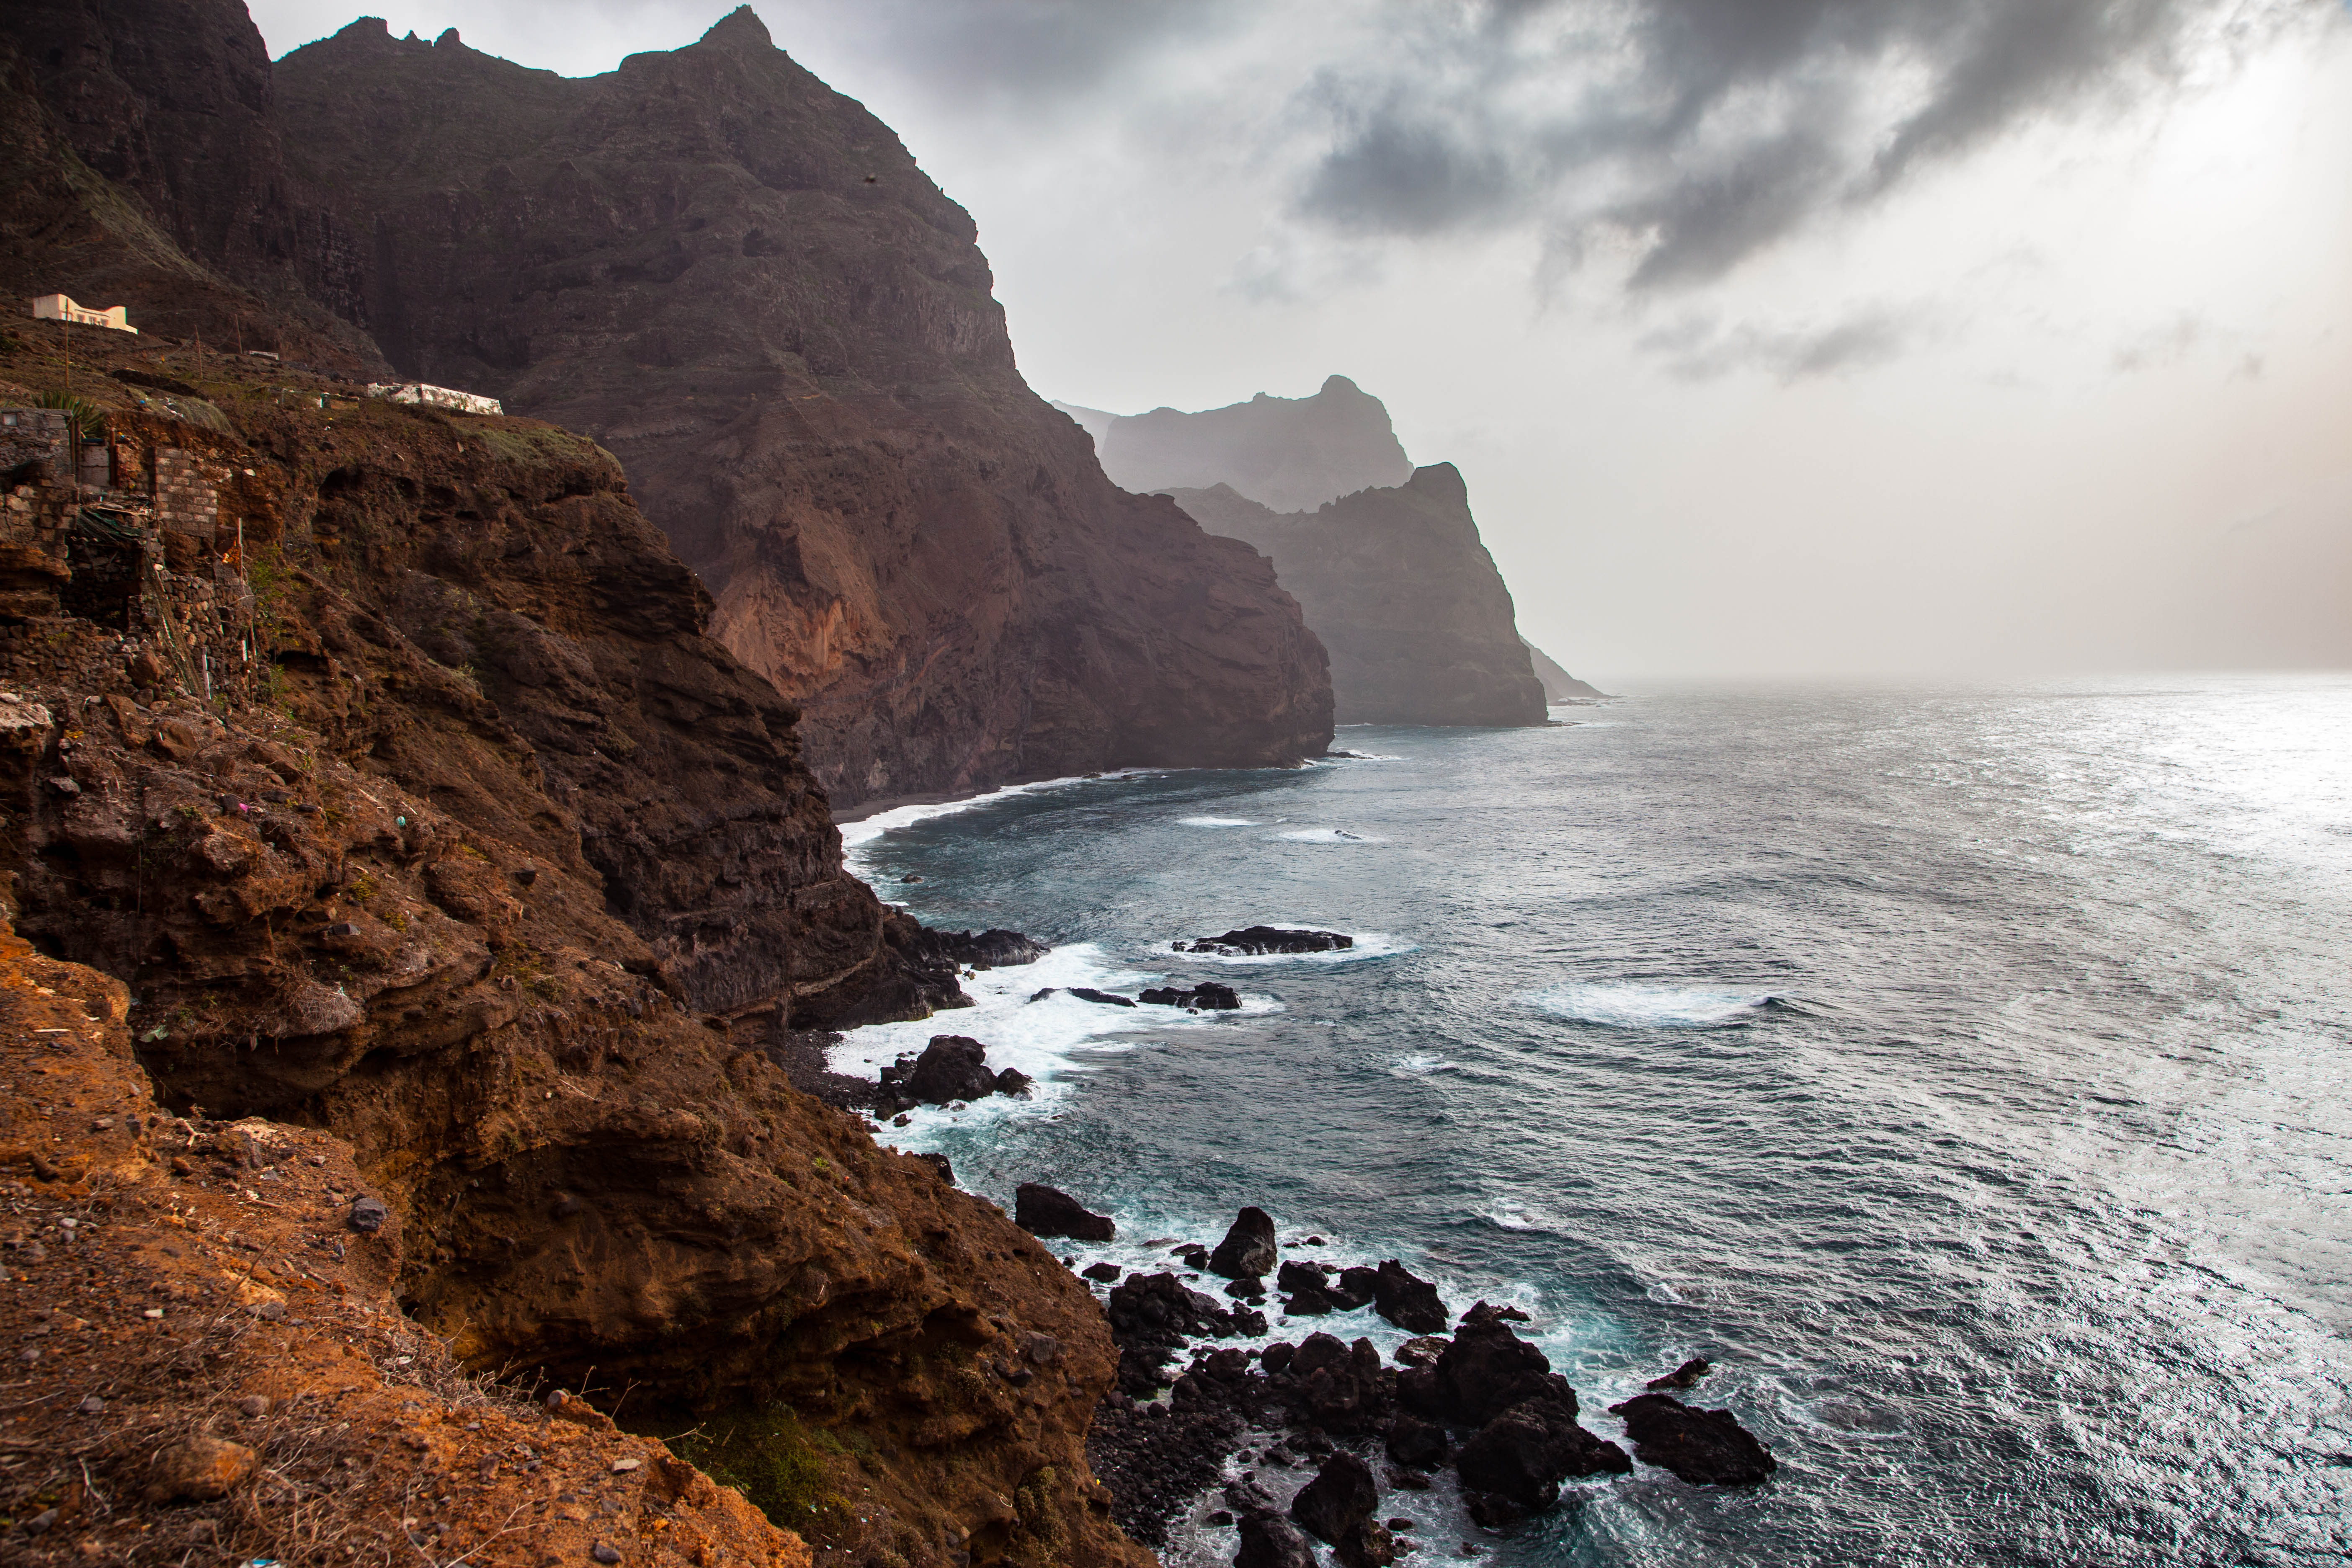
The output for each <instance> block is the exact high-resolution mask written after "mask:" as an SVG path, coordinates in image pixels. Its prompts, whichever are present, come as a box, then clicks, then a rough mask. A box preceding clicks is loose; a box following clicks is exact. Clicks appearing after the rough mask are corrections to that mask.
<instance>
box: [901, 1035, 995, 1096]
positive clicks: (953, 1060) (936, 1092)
mask: <svg viewBox="0 0 2352 1568" xmlns="http://www.w3.org/2000/svg"><path fill="white" fill-rule="evenodd" d="M987 1058H988V1047H986V1046H983V1045H982V1044H981V1043H980V1042H979V1041H978V1040H975V1039H972V1038H971V1037H969V1036H966V1035H933V1036H932V1037H931V1043H930V1044H929V1045H928V1046H925V1047H923V1054H922V1055H921V1056H919V1057H918V1058H915V1065H914V1068H913V1070H912V1071H910V1072H908V1075H907V1079H906V1083H905V1088H906V1092H907V1094H908V1096H909V1097H910V1098H912V1099H914V1100H919V1101H920V1102H922V1103H923V1104H925V1105H945V1104H946V1103H948V1101H950V1100H980V1099H983V1098H985V1097H986V1096H988V1095H991V1094H993V1093H995V1092H996V1075H995V1074H994V1073H992V1072H991V1071H989V1070H988V1060H987Z"/></svg>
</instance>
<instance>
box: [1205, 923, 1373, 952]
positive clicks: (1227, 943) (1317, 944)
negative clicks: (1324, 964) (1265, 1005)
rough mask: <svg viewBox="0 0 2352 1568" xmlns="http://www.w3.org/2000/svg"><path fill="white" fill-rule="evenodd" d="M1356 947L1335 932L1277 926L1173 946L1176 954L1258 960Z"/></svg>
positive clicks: (1249, 928)
mask: <svg viewBox="0 0 2352 1568" xmlns="http://www.w3.org/2000/svg"><path fill="white" fill-rule="evenodd" d="M1355 945H1356V939H1355V938H1354V937H1352V936H1346V935H1342V934H1341V933H1340V932H1339V931H1286V930H1284V929H1283V928H1281V927H1279V926H1244V927H1241V928H1240V929H1239V930H1236V931H1227V932H1225V934H1224V935H1223V936H1204V937H1200V938H1198V939H1196V940H1194V941H1192V942H1178V943H1176V944H1175V946H1176V951H1177V952H1205V953H1211V954H1213V955H1215V956H1218V957H1222V958H1259V957H1263V956H1264V955H1265V954H1267V953H1270V952H1338V951H1339V950H1341V949H1344V948H1350V947H1353V946H1355Z"/></svg>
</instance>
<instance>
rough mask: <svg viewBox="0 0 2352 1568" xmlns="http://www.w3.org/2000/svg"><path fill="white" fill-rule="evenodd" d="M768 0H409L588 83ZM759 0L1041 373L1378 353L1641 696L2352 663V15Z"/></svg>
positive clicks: (2298, 3) (1363, 362)
mask: <svg viewBox="0 0 2352 1568" xmlns="http://www.w3.org/2000/svg"><path fill="white" fill-rule="evenodd" d="M725 8H726V7H725V6H724V5H722V4H720V3H719V0H705V3H701V4H688V3H685V0H461V3H460V0H416V3H414V4H411V3H407V0H400V3H395V4H392V5H378V6H376V7H375V8H374V11H373V12H372V13H368V14H381V15H383V16H385V17H386V18H387V20H389V22H390V23H391V25H392V27H393V30H394V32H395V33H401V32H405V31H409V30H414V31H415V32H417V33H419V34H420V35H423V36H425V37H435V36H436V35H438V34H439V33H440V32H441V31H442V29H444V28H445V27H449V26H457V27H458V28H459V29H460V31H461V34H462V36H463V37H464V38H465V40H466V42H467V44H468V45H470V46H472V47H476V48H479V49H484V50H487V51H488V52H490V53H493V54H499V55H503V56H505V57H506V58H510V59H515V60H519V61H520V62H522V63H524V64H527V65H532V66H539V67H544V68H551V69H555V70H559V71H562V72H564V73H565V74H568V75H589V74H593V73H595V72H599V71H603V70H608V69H610V68H612V67H613V66H614V64H616V63H617V62H618V61H619V59H620V58H622V57H623V56H625V55H626V54H628V53H631V52H633V51H635V50H639V49H656V48H675V47H680V46H682V45H684V44H687V43H689V42H691V41H692V40H693V39H694V38H696V37H698V36H699V35H700V34H701V33H702V32H703V31H704V30H705V29H706V28H707V27H708V26H709V25H710V24H711V23H712V22H714V21H716V20H717V19H718V17H719V16H720V15H721V14H722V13H723V11H724V9H725ZM754 9H756V10H757V11H758V12H759V13H760V15H761V18H762V20H764V21H765V22H766V24H767V26H768V27H769V30H770V31H771V33H772V34H773V35H774V37H775V40H776V42H777V44H778V45H779V46H780V47H782V48H784V49H786V50H787V51H789V52H790V53H792V54H793V56H794V57H795V58H798V59H799V60H800V61H801V62H802V63H803V64H804V65H806V66H807V67H808V68H811V69H812V70H814V71H815V72H816V73H817V74H818V75H819V76H820V77H822V78H824V79H825V80H826V81H828V82H829V83H831V84H832V85H833V86H834V87H835V88H836V89H839V90H841V91H843V92H845V93H847V94H849V95H850V96H851V97H854V98H856V99H859V100H862V101H864V102H865V103H866V105H867V106H868V107H869V108H871V109H872V110H874V111H875V112H876V113H877V114H878V115H880V116H881V118H882V119H883V120H884V121H887V123H889V124H890V125H891V126H892V127H893V128H894V129H895V130H896V131H897V132H898V134H899V136H900V137H901V139H902V140H903V141H904V142H906V143H907V145H908V148H909V150H910V151H911V152H912V153H914V154H915V156H916V158H917V159H918V160H919V162H920V163H921V164H922V165H923V167H924V169H925V170H926V172H927V173H929V174H930V175H931V177H932V178H933V179H934V180H935V181H937V182H938V183H939V184H940V187H941V188H942V189H944V190H945V191H946V192H947V193H948V194H949V195H950V196H952V197H954V198H955V199H957V200H958V201H960V202H961V203H962V204H963V205H965V206H966V207H967V208H968V209H970V210H971V213H972V215H973V216H974V218H975V219H976V220H977V221H978V223H979V226H980V236H981V245H982V249H983V250H985V251H986V252H987V254H988V257H989V260H990V262H991V264H992V268H994V271H995V275H996V279H997V297H998V298H999V299H1000V300H1002V301H1003V304H1004V306H1005V309H1006V313H1007V316H1008V319H1009V321H1010V322H1011V326H1012V332H1013V348H1014V351H1015V353H1017V354H1018V356H1019V358H1020V362H1021V365H1022V368H1023V371H1024V374H1025V375H1026V376H1027V378H1028V380H1029V383H1030V384H1031V385H1032V386H1034V388H1036V389H1037V391H1039V392H1040V393H1041V394H1043V395H1045V396H1047V397H1052V398H1058V399H1061V400H1063V401H1066V402H1070V403H1075V404H1080V405H1087V406H1089V407H1097V408H1106V409H1111V410H1115V411H1118V412H1121V413H1139V412H1142V411H1143V410H1145V409H1148V408H1152V407H1157V406H1160V405H1169V406H1174V407H1179V408H1188V409H1192V408H1204V407H1212V406H1216V405H1222V404H1226V403H1232V402H1236V401H1240V400H1242V399H1245V398H1247V397H1249V396H1251V395H1254V394H1255V393H1259V392H1270V393H1274V394H1276V395H1285V396H1304V395H1307V394H1310V393H1312V392H1313V391H1314V390H1315V388H1316V387H1317V386H1318V385H1319V384H1321V383H1322V381H1323V379H1324V377H1325V376H1326V375H1328V374H1333V373H1338V374H1345V375H1347V376H1349V377H1351V378H1352V379H1353V380H1355V381H1356V382H1357V383H1358V384H1360V385H1361V386H1362V387H1363V388H1364V389H1365V390H1367V391H1369V392H1370V393H1373V394H1374V395H1377V396H1379V397H1381V398H1382V399H1383V400H1384V401H1385V402H1386V403H1387V405H1388V407H1389V410H1390V413H1391V416H1392V417H1393V418H1394V420H1395V423H1396V426H1397V430H1398V434H1399V437H1401V439H1402V441H1403V443H1404V446H1405V449H1406V451H1407V452H1408V453H1410V454H1411V455H1412V458H1413V459H1414V460H1415V461H1416V462H1434V461H1439V460H1446V461H1451V462H1454V464H1456V465H1457V466H1458V467H1460V468H1461V469H1462V471H1463V473H1464V475H1465V478H1466V479H1467V480H1468V483H1469V486H1470V493H1471V501H1472V505H1473V507H1474V509H1475V512H1476V514H1477V517H1478V520H1479V525H1480V529H1481V531H1482V533H1483V534H1484V536H1485V538H1486V542H1487V545H1488V548H1489V549H1490V550H1491V551H1492V552H1493V553H1494V555H1495V558H1496V563H1497V564H1499V565H1500V566H1501V568H1502V570H1503V574H1504V576H1505V579H1506V580H1507V582H1508V584H1510V587H1511V590H1512V594H1513V596H1514V598H1515V600H1516V602H1517V606H1518V615H1519V624H1520V628H1521V629H1522V630H1523V631H1524V632H1525V633H1526V634H1527V635H1528V637H1530V638H1532V639H1533V640H1534V641H1535V642H1536V643H1537V644H1538V645H1539V646H1541V647H1544V648H1545V649H1546V650H1548V651H1549V652H1550V653H1551V654H1552V655H1553V656H1554V657H1555V658H1559V660H1560V662H1561V663H1563V664H1565V665H1567V666H1568V668H1570V669H1571V670H1573V671H1575V672H1576V673H1577V674H1579V675H1581V676H1584V677H1586V678H1587V679H1593V680H1596V681H1598V682H1599V683H1601V685H1603V686H1607V687H1612V689H1613V688H1616V687H1634V686H1638V685H1639V683H1640V682H1641V681H1643V680H1645V679H1652V680H1663V679H1800V678H1821V677H1833V678H1864V679H1952V678H1971V679H1973V678H1982V679H2013V678H2017V677H2022V676H2037V675H2059V676H2063V675H2074V674H2089V673H2114V672H2136V671H2177V670H2191V669H2232V670H2237V669H2273V668H2305V669H2308V668H2339V669H2340V668H2352V9H2347V5H2346V4H2345V3H2344V0H1969V3H1967V4H1961V3H1959V0H1416V3H1412V4H1404V3H1393V0H1353V3H1348V4H1336V3H1335V4H1324V3H1320V0H1297V3H1290V4H1274V5H1267V4H1262V3H1244V0H1124V3H1121V4H1118V5H1109V4H1102V3H1099V0H831V3H822V0H759V3H758V4H756V5H755V6H754ZM253 10H254V16H255V20H256V21H257V23H258V24H259V26H260V27H261V29H262V33H263V35H264V37H266V38H267V39H268V43H269V46H270V48H271V51H272V53H273V54H283V53H285V52H286V51H287V50H289V49H291V48H294V47H299V45H301V44H303V43H305V42H308V41H310V39H312V38H315V37H322V36H324V35H326V34H328V33H331V32H332V31H334V30H335V29H336V28H338V27H340V26H342V25H344V24H345V23H346V22H348V21H350V20H351V19H352V16H355V15H360V14H362V13H361V12H358V11H356V10H352V9H349V8H345V7H342V6H332V5H319V4H315V3H312V0H257V3H256V4H255V5H254V6H253Z"/></svg>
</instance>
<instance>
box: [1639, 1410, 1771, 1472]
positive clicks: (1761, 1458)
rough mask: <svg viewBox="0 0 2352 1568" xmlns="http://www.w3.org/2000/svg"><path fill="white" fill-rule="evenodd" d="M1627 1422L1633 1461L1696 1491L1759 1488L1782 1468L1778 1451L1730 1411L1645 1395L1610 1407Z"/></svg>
mask: <svg viewBox="0 0 2352 1568" xmlns="http://www.w3.org/2000/svg"><path fill="white" fill-rule="evenodd" d="M1609 1411H1610V1414H1611V1415H1622V1416H1623V1417H1624V1418H1625V1436H1628V1437H1630V1438H1632V1439H1633V1457H1634V1458H1637V1459H1639V1460H1641V1461H1642V1462H1643V1464H1645V1465H1656V1466H1658V1467H1660V1468H1663V1469H1668V1470H1672V1471H1673V1472H1674V1473H1675V1475H1677V1476H1679V1477H1681V1478H1682V1479H1684V1480H1686V1481H1688V1482H1690V1483H1691V1484H1692V1485H1693V1486H1718V1487H1744V1486H1754V1485H1755V1484H1756V1483H1758V1482H1759V1481H1762V1480H1764V1479H1767V1478H1769V1476H1770V1475H1771V1474H1772V1472H1773V1471H1774V1470H1777V1469H1779V1468H1780V1465H1779V1462H1778V1461H1776V1460H1775V1459H1774V1458H1772V1451H1771V1450H1770V1449H1769V1448H1767V1447H1765V1446H1764V1445H1763V1444H1761V1443H1759V1442H1758V1441H1757V1440H1756V1438H1755V1437H1754V1436H1753V1435H1751V1434H1750V1433H1749V1432H1748V1429H1747V1428H1746V1427H1744V1426H1740V1424H1739V1423H1738V1421H1737V1420H1735V1419H1733V1417H1732V1415H1731V1412H1730V1411H1728V1410H1696V1409H1693V1408H1692V1407H1691V1406H1689V1405H1685V1404H1684V1403H1683V1402H1682V1401H1681V1400H1679V1399H1676V1398H1675V1397H1673V1396H1672V1395H1670V1394H1636V1395H1634V1396H1633V1398H1631V1399H1629V1400H1627V1401H1625V1403H1624V1404H1622V1405H1611V1406H1610V1407H1609Z"/></svg>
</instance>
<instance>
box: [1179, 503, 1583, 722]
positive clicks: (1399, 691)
mask: <svg viewBox="0 0 2352 1568" xmlns="http://www.w3.org/2000/svg"><path fill="white" fill-rule="evenodd" d="M1163 489H1164V487H1163ZM1167 493H1170V494H1172V495H1174V497H1175V499H1176V501H1177V504H1178V505H1180V506H1181V507H1182V508H1183V509H1184V510H1185V511H1186V512H1187V513H1189V514H1190V515H1191V516H1192V517H1193V518H1195V519H1197V520H1198V521H1200V523H1201V525H1202V527H1203V528H1206V529H1208V530H1209V531H1211V532H1213V533H1222V534H1226V535H1228V536H1230V537H1232V538H1234V539H1239V540H1242V541H1244V542H1247V543H1248V544H1250V545H1252V546H1254V547H1255V548H1256V549H1259V550H1262V551H1264V552H1265V553H1266V554H1267V555H1268V556H1269V557H1271V558H1272V559H1273V562H1274V568H1275V571H1276V573H1277V574H1279V575H1280V577H1281V579H1282V584H1283V586H1285V587H1286V588H1288V589H1289V590H1290V591H1291V592H1292V593H1293V594H1295V595H1297V596H1298V603H1299V606H1300V608H1301V609H1303V610H1304V611H1305V612H1306V615H1307V625H1308V626H1311V627H1313V628H1314V630H1315V633H1316V635H1317V636H1318V637H1321V638H1322V639H1323V645H1324V647H1327V648H1328V649H1330V653H1331V689H1332V695H1333V699H1334V703H1335V707H1334V713H1335V716H1336V720H1337V721H1338V722H1339V723H1342V724H1475V725H1513V724H1540V723H1543V722H1544V721H1545V714H1546V708H1547V703H1546V700H1545V696H1544V688H1543V683H1542V682H1541V681H1540V680H1538V679H1537V677H1536V673H1535V669H1534V668H1533V665H1532V663H1531V662H1530V659H1529V658H1528V645H1527V644H1526V643H1525V642H1524V641H1522V640H1521V638H1520V637H1519V634H1518V629H1517V612H1516V610H1515V609H1514V607H1513V605H1512V603H1511V592H1510V590H1509V588H1507V587H1506V586H1505V585H1504V583H1503V575H1502V574H1501V573H1500V572H1498V571H1497V570H1496V567H1495V561H1494V557H1493V556H1491V555H1489V554H1488V553H1487V552H1486V545H1485V544H1484V543H1483V542H1481V541H1480V540H1479V537H1478V524H1477V521H1476V520H1475V519H1474V518H1473V517H1472V516H1471V515H1470V496H1469V489H1468V487H1467V486H1465V484H1464V483H1463V479H1462V475H1461V472H1460V471H1459V470H1458V469H1456V468H1454V465H1453V464H1451V463H1435V464H1432V465H1430V466H1428V467H1426V468H1416V469H1414V470H1413V473H1412V478H1411V479H1407V480H1405V481H1404V482H1403V483H1402V484H1400V485H1397V486H1396V487H1395V488H1393V489H1362V490H1358V491H1357V492H1356V493H1354V494H1352V495H1348V496H1343V497H1341V498H1340V499H1339V500H1334V501H1329V502H1327V503H1325V504H1324V505H1323V506H1322V507H1321V508H1320V510H1316V511H1312V512H1304V511H1301V512H1292V513H1289V514H1287V515H1285V514H1282V513H1278V512H1276V511H1274V510H1269V509H1268V508H1265V507H1263V506H1260V505H1258V504H1256V503H1255V502H1254V501H1251V500H1247V499H1245V498H1244V497H1243V496H1242V495H1240V494H1238V493H1236V492H1235V491H1234V489H1232V488H1230V487H1229V486H1226V485H1222V484H1221V485H1216V486H1213V487H1210V488H1208V489H1172V490H1168V491H1167Z"/></svg>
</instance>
